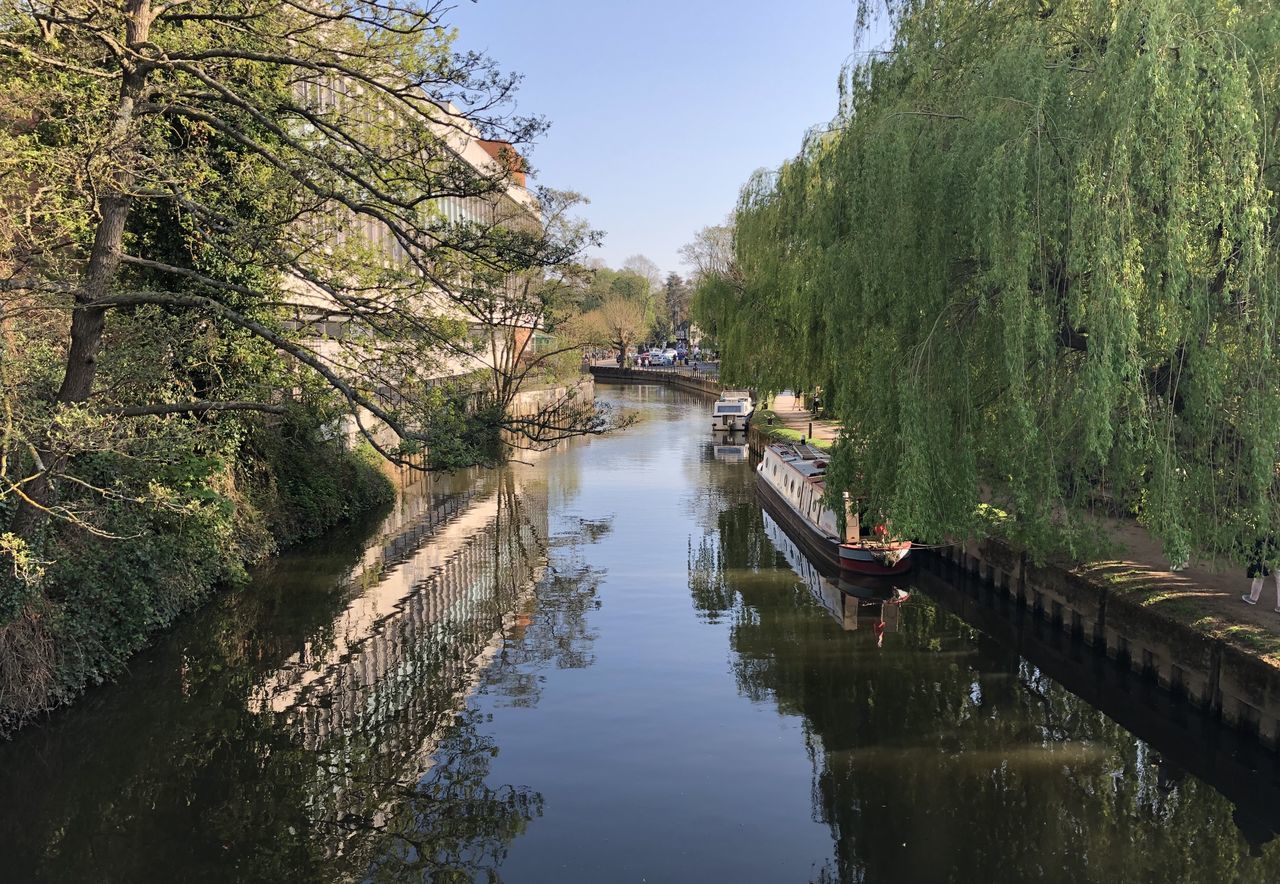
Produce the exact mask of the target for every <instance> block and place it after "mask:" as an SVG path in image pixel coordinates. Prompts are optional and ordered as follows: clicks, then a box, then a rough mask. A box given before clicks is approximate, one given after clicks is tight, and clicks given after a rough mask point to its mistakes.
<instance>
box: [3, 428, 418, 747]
mask: <svg viewBox="0 0 1280 884" xmlns="http://www.w3.org/2000/svg"><path fill="white" fill-rule="evenodd" d="M226 422H227V423H229V424H233V425H235V426H236V427H237V428H239V429H240V430H241V431H242V432H243V437H244V441H243V444H240V443H239V442H237V441H236V440H237V439H239V438H240V435H241V434H240V433H228V434H227V435H228V437H229V438H230V440H231V441H230V442H229V443H228V447H227V448H226V450H224V451H222V452H214V453H203V454H201V453H197V452H193V451H192V450H190V449H179V450H177V451H175V453H174V456H173V457H172V458H171V460H170V461H169V462H168V463H167V464H165V465H164V466H163V467H162V468H161V469H158V470H156V469H153V466H152V465H151V464H146V465H142V466H140V465H139V464H137V463H133V462H131V461H130V460H129V459H128V458H124V457H120V456H119V455H117V454H113V453H103V454H99V455H96V456H95V457H94V458H92V460H94V461H95V462H94V463H89V464H82V465H81V470H82V475H84V476H86V477H87V478H88V479H89V480H91V481H103V479H104V477H105V476H108V475H112V476H114V477H115V479H116V481H117V482H119V483H120V485H119V487H129V486H130V485H131V484H132V483H133V482H134V481H136V480H137V479H138V478H139V477H137V476H130V475H128V474H129V473H130V471H143V472H145V478H146V479H147V480H148V481H149V482H150V483H151V485H152V487H153V488H154V489H155V490H156V493H155V499H151V500H145V501H144V500H130V499H127V498H123V497H116V498H113V499H112V500H111V502H110V503H109V504H107V505H100V506H99V507H98V511H97V512H96V513H95V524H96V525H97V527H98V533H94V532H90V531H86V530H84V529H83V528H82V527H79V526H77V525H73V524H69V523H65V522H55V523H54V524H53V525H52V526H51V527H52V530H51V532H50V534H49V536H48V537H47V538H46V539H45V544H44V547H43V555H44V557H45V559H46V561H44V562H42V563H37V562H35V561H34V559H33V558H32V557H31V556H30V554H29V551H24V550H18V552H20V553H23V555H22V556H15V560H16V561H19V562H26V563H27V564H28V565H29V566H30V567H29V569H28V571H27V572H26V573H24V574H20V575H17V576H18V577H19V579H13V577H14V575H6V579H5V580H4V581H2V582H0V631H3V630H4V629H7V628H10V627H11V626H12V625H14V624H19V625H20V623H21V621H18V620H15V619H14V618H16V617H18V615H19V612H20V611H22V610H23V609H24V608H26V607H27V606H29V605H30V604H32V599H34V598H36V597H38V596H43V599H44V601H45V602H46V603H47V607H48V609H49V610H48V611H47V612H46V613H45V617H44V619H45V622H46V623H47V624H48V630H49V638H50V640H51V642H52V646H53V648H54V649H55V651H54V653H53V655H52V660H51V662H50V665H51V666H52V669H53V672H52V673H51V675H52V678H50V679H48V681H49V684H48V688H47V691H46V692H45V693H44V694H41V695H39V696H27V697H25V698H24V700H25V702H26V703H27V704H29V705H27V706H24V707H21V708H19V707H15V706H14V705H10V704H9V703H8V702H6V703H2V704H0V731H3V730H4V729H5V727H7V726H8V725H11V724H13V723H15V722H16V721H19V720H20V719H21V718H22V717H24V716H25V715H28V714H30V713H32V712H34V711H37V710H38V709H40V708H43V707H45V706H49V705H55V704H57V703H60V702H65V701H67V700H69V699H71V698H73V697H75V696H76V695H77V694H79V693H80V691H82V690H83V689H84V688H85V687H86V686H88V685H92V684H97V683H100V682H102V681H103V680H106V679H110V678H112V677H114V676H116V675H118V674H119V673H120V672H122V671H123V670H124V667H125V666H126V665H127V663H128V660H129V658H130V657H131V656H132V655H133V654H134V653H136V652H137V651H138V650H139V649H141V648H142V647H144V646H145V645H146V644H147V642H148V641H149V640H150V639H151V637H152V636H153V635H154V634H155V633H156V632H157V631H158V630H161V629H164V628H165V627H167V626H169V625H170V624H171V623H172V622H173V621H174V620H175V618H177V617H179V616H180V615H182V614H183V613H185V612H187V611H189V610H191V609H192V608H193V607H195V606H196V605H198V604H199V603H200V602H201V601H203V600H204V599H205V598H207V597H208V595H209V594H210V593H211V592H213V591H214V590H216V589H218V588H221V587H226V586H229V585H235V584H238V583H240V582H241V581H243V580H244V579H245V577H246V571H245V569H246V566H248V565H251V564H254V563H256V562H260V561H261V560H262V559H263V558H265V557H266V556H267V555H269V554H270V553H272V552H274V551H275V550H276V549H277V548H278V547H279V546H284V545H289V544H292V543H296V542H298V541H301V540H305V539H308V538H312V537H315V536H317V535H319V534H321V533H322V532H324V531H325V530H328V529H330V528H332V527H334V526H335V525H337V524H339V523H341V522H343V521H346V520H349V519H352V518H354V517H356V516H358V515H360V514H362V513H364V512H367V511H368V510H370V509H372V508H374V507H376V506H379V505H382V504H385V503H387V502H389V501H390V500H391V499H392V498H393V497H394V488H393V486H392V485H391V482H390V480H389V479H387V477H386V476H385V475H384V474H383V473H382V471H381V470H380V468H379V466H378V459H377V457H376V455H374V453H373V452H372V450H370V449H368V448H367V447H363V448H360V449H357V450H355V451H345V450H343V449H342V448H341V447H340V446H339V445H338V444H337V443H335V442H327V441H324V440H323V439H322V438H321V436H320V434H319V422H318V420H317V418H316V417H315V416H314V415H312V416H310V417H306V418H304V417H302V416H301V415H298V414H293V415H290V416H289V417H288V418H287V419H286V420H285V421H284V422H283V423H282V424H281V425H268V424H263V423H261V422H256V423H254V424H253V425H249V426H246V425H245V424H243V423H242V421H240V420H238V419H234V418H233V419H228V420H227V421H226ZM84 494H85V496H90V495H91V494H92V493H91V492H88V491H85V492H84ZM11 536H12V535H3V538H4V539H3V542H5V543H9V542H10V540H9V538H11ZM41 566H42V567H41ZM23 666H30V662H29V661H26V660H18V659H8V658H5V657H3V655H0V674H5V675H7V674H8V673H9V672H10V671H11V670H14V669H16V668H18V667H23ZM28 677H29V678H35V677H36V674H34V673H31V674H29V675H28ZM11 699H12V698H6V700H11Z"/></svg>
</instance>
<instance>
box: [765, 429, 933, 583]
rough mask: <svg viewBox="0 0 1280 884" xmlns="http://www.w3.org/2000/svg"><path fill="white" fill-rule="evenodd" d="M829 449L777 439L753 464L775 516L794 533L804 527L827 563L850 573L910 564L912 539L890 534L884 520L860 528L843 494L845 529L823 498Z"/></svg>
mask: <svg viewBox="0 0 1280 884" xmlns="http://www.w3.org/2000/svg"><path fill="white" fill-rule="evenodd" d="M826 473H827V455H826V452H824V451H821V450H819V449H817V448H815V447H813V446H812V445H794V444H790V443H785V442H775V443H773V444H771V445H769V446H768V447H767V448H765V450H764V456H763V457H762V458H761V459H760V464H759V466H757V467H756V482H757V484H758V485H759V488H760V491H761V494H762V496H763V497H764V498H765V500H766V501H768V502H770V503H772V504H773V509H774V510H775V512H776V513H777V515H778V517H779V518H778V521H779V522H781V523H782V525H783V527H784V528H786V529H787V530H788V531H790V532H792V533H793V534H794V533H796V532H802V533H803V534H804V535H805V536H806V538H807V539H808V540H809V541H810V543H809V546H811V547H812V548H813V549H814V550H815V551H816V552H818V553H820V554H821V556H822V558H823V559H825V560H826V561H827V563H828V564H833V565H836V566H837V567H839V568H840V570H841V571H844V572H849V573H852V574H869V575H873V576H887V575H890V574H901V573H903V572H904V571H907V570H908V569H909V568H910V567H911V561H910V559H909V558H908V556H909V553H910V552H911V541H909V540H900V539H898V538H896V537H892V536H890V535H889V533H888V531H887V530H886V528H885V526H884V525H875V526H871V528H870V530H864V526H863V525H861V524H860V520H859V516H858V511H857V508H856V507H855V506H854V505H853V501H852V500H850V499H849V497H848V496H847V495H846V497H845V535H844V536H843V537H841V536H840V528H839V522H838V520H837V519H836V514H835V512H834V511H832V510H831V509H830V508H829V507H827V506H825V505H824V504H823V502H822V496H823V494H824V493H825V491H826V483H825V478H826Z"/></svg>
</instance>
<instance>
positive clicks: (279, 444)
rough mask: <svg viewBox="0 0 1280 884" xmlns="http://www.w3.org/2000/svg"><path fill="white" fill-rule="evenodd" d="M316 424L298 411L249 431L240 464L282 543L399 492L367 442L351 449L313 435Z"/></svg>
mask: <svg viewBox="0 0 1280 884" xmlns="http://www.w3.org/2000/svg"><path fill="white" fill-rule="evenodd" d="M317 430H318V428H317V427H315V426H314V425H312V424H310V423H308V422H300V421H298V420H297V419H296V417H292V419H291V420H290V421H288V422H286V424H285V426H284V427H283V428H281V429H280V430H274V429H271V430H266V429H261V430H258V431H256V432H254V433H252V434H251V435H250V438H249V443H248V446H247V447H248V449H249V451H250V452H251V453H252V456H251V457H248V458H246V459H245V461H244V464H243V466H242V467H241V472H242V475H243V476H244V477H245V479H244V484H245V486H246V496H247V498H248V501H249V502H250V503H251V505H252V507H253V508H254V509H255V510H256V511H257V512H258V513H260V514H261V517H262V520H263V523H264V527H265V530H266V532H267V533H268V534H269V535H270V536H271V537H273V538H274V539H275V541H276V543H278V544H279V545H281V546H289V545H292V544H294V543H298V542H299V541H302V540H309V539H311V538H313V537H318V536H319V535H320V534H322V533H323V532H325V531H326V530H328V529H329V528H331V527H333V526H334V525H336V524H338V523H339V522H343V521H346V520H348V519H351V518H352V517H354V516H357V515H359V514H360V513H364V512H367V511H368V510H370V509H373V508H374V507H377V506H381V505H383V504H385V503H388V502H389V501H390V500H391V499H392V498H393V497H394V494H395V491H394V488H393V487H392V485H391V482H390V480H388V479H387V477H386V476H385V475H384V474H383V472H382V470H381V468H380V467H379V461H380V458H379V457H378V455H377V454H376V453H374V451H373V449H372V448H370V447H369V445H368V443H361V444H360V445H358V446H357V447H356V448H355V449H353V450H352V451H349V452H344V451H342V450H341V449H340V448H339V447H338V446H337V445H336V444H333V443H317V442H316V441H315V438H316V433H317Z"/></svg>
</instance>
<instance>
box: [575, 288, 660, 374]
mask: <svg viewBox="0 0 1280 884" xmlns="http://www.w3.org/2000/svg"><path fill="white" fill-rule="evenodd" d="M585 321H586V322H587V323H589V325H590V326H591V327H592V328H594V329H595V330H596V333H597V334H598V335H599V339H600V340H602V341H605V342H607V343H609V344H610V345H612V346H613V348H614V349H615V350H617V351H618V364H619V365H622V364H625V363H626V360H627V349H628V348H629V347H631V346H633V345H634V344H635V343H636V342H637V341H639V340H640V337H641V335H643V334H645V332H647V331H648V329H649V322H648V318H647V317H646V316H645V310H644V306H643V304H642V303H641V302H639V301H637V300H636V299H634V298H628V297H626V296H624V295H618V294H612V295H609V296H608V297H606V298H605V300H604V302H603V303H601V305H600V306H599V307H597V308H596V309H595V310H593V311H591V312H590V313H589V314H587V316H586V319H585Z"/></svg>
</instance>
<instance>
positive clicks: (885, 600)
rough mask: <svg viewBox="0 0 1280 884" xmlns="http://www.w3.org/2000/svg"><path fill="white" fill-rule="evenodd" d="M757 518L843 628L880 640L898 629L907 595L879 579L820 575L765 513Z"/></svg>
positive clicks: (823, 605)
mask: <svg viewBox="0 0 1280 884" xmlns="http://www.w3.org/2000/svg"><path fill="white" fill-rule="evenodd" d="M760 515H761V517H762V518H763V519H764V532H765V534H766V535H767V536H768V538H769V541H770V542H771V543H772V544H773V546H774V548H775V549H777V550H778V552H780V553H782V555H783V558H785V559H786V560H787V564H788V565H790V566H791V570H792V571H795V572H796V574H797V575H799V577H800V579H801V580H803V581H804V583H805V585H806V586H808V587H809V594H810V595H812V596H813V597H814V599H816V600H817V602H818V604H820V605H822V607H823V608H825V609H826V611H827V613H828V614H830V615H831V616H832V618H834V619H835V621H836V622H837V623H839V624H840V627H841V628H842V629H845V630H850V631H851V630H855V629H871V630H873V631H874V632H875V634H876V635H877V636H879V637H883V635H884V634H885V633H886V632H896V631H897V630H898V613H899V612H898V606H899V605H900V604H901V603H902V602H903V601H905V600H906V599H907V593H905V592H903V591H902V590H901V589H898V588H897V587H895V586H893V585H891V584H890V583H888V582H886V581H885V580H883V579H879V578H869V579H868V580H867V581H866V582H865V584H856V583H853V582H852V581H851V580H849V579H848V578H846V577H844V576H841V577H827V576H825V575H823V574H822V572H820V571H819V570H818V568H817V567H816V566H815V565H814V564H813V562H811V561H810V560H809V558H808V557H807V556H806V555H805V554H804V553H803V552H802V551H801V550H800V547H798V546H797V545H796V543H795V541H793V540H792V539H791V537H790V536H788V535H787V533H786V532H785V531H783V530H782V526H781V525H779V524H778V523H777V522H776V521H774V519H773V517H772V516H770V515H769V513H768V512H767V511H766V510H764V509H761V510H760Z"/></svg>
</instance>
